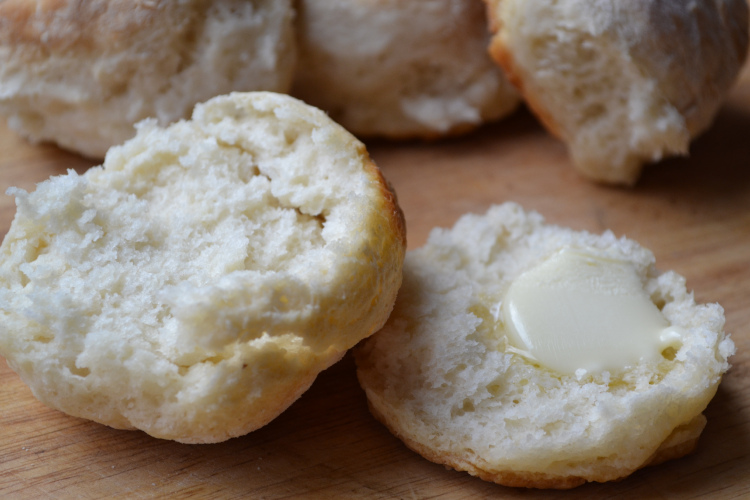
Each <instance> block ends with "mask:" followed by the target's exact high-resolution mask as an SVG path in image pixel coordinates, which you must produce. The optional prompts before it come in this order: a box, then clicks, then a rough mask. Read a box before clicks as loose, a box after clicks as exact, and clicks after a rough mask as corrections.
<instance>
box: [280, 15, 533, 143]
mask: <svg viewBox="0 0 750 500" xmlns="http://www.w3.org/2000/svg"><path fill="white" fill-rule="evenodd" d="M297 33H298V36H297V40H298V44H299V51H300V57H299V67H298V70H297V73H296V75H295V83H294V87H293V91H292V93H293V95H296V96H297V97H299V98H301V99H303V100H305V101H306V102H308V103H309V104H312V105H314V106H317V107H319V108H321V109H324V110H326V111H327V112H328V113H329V114H330V115H331V117H332V118H333V119H334V120H336V121H337V122H339V123H340V124H342V125H343V126H344V127H346V128H347V129H348V130H349V131H351V132H352V133H354V134H356V135H359V136H383V137H389V138H398V139H404V138H437V137H441V136H444V135H453V134H458V133H461V132H466V131H468V130H472V129H474V128H476V127H477V126H479V125H480V124H482V123H484V122H487V121H491V120H496V119H499V118H501V117H503V116H505V115H508V114H510V113H511V112H512V111H513V110H514V109H515V108H516V106H517V105H518V103H519V97H518V94H517V92H516V91H515V89H514V88H513V86H512V85H511V84H510V83H508V81H507V79H506V78H505V76H504V75H503V73H502V71H501V70H499V69H498V68H497V67H496V65H495V64H494V63H493V62H492V59H491V58H490V57H489V55H488V54H487V44H488V43H489V32H488V30H487V16H486V14H485V12H484V9H483V8H482V5H481V3H479V2H474V1H472V0H427V1H425V0H419V1H416V0H406V1H404V0H376V1H370V0H367V1H364V0H335V1H331V0H303V1H301V2H299V4H298V16H297Z"/></svg>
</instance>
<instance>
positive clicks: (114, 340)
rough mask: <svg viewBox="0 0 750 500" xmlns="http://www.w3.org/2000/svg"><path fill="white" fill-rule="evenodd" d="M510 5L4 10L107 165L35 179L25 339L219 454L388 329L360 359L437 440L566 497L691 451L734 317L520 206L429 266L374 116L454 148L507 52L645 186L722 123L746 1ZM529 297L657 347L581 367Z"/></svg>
mask: <svg viewBox="0 0 750 500" xmlns="http://www.w3.org/2000/svg"><path fill="white" fill-rule="evenodd" d="M487 4H488V12H489V16H490V21H491V22H490V24H491V26H492V29H493V30H494V31H495V35H494V38H492V40H491V41H490V33H489V32H488V31H487V29H486V24H487V20H486V18H485V13H484V10H483V6H482V4H481V3H480V2H478V1H474V2H472V1H469V0H430V1H424V2H402V1H401V2H400V1H396V0H378V1H375V2H371V1H367V2H365V1H363V0H352V1H348V2H346V1H340V0H339V1H333V0H332V1H323V0H303V1H301V2H298V4H297V5H296V6H293V5H292V3H291V2H288V1H282V2H279V1H276V2H272V1H268V0H255V1H242V0H220V1H214V2H209V1H202V0H189V1H185V2H167V1H158V0H157V1H153V2H125V1H121V0H115V1H110V2H105V1H103V0H89V1H86V2H69V1H51V0H49V1H48V0H41V1H37V2H31V1H29V0H6V1H5V2H2V3H0V61H2V65H0V112H2V113H3V114H4V115H6V116H7V117H8V121H9V124H10V126H11V127H13V128H14V129H16V130H18V131H19V132H21V133H22V134H24V135H25V136H27V137H29V138H30V139H32V140H35V141H54V142H56V143H58V144H60V145H61V146H63V147H66V148H69V149H72V150H74V151H78V152H80V153H83V154H85V155H89V156H92V157H102V156H105V154H106V157H105V160H104V164H103V165H102V166H101V167H96V168H93V169H91V170H89V171H88V172H87V173H86V174H84V175H80V176H79V175H77V174H75V173H74V172H70V173H69V174H68V175H65V176H60V177H56V178H53V179H50V180H49V181H47V182H44V183H42V184H40V185H39V186H38V188H37V190H36V191H35V192H33V193H26V192H25V191H22V190H18V189H12V190H11V194H14V195H15V196H16V203H17V206H18V211H17V214H16V218H15V220H14V221H13V224H12V226H11V229H10V231H9V232H8V234H7V235H6V237H5V239H4V241H3V244H2V247H0V312H2V316H3V321H2V323H1V324H0V353H1V354H2V355H3V356H4V357H6V359H7V360H8V362H9V364H10V365H11V367H12V368H13V369H14V370H15V371H17V372H18V373H19V374H20V375H21V377H22V378H23V379H24V380H25V381H26V382H27V383H28V384H29V386H30V387H31V388H32V391H33V392H34V394H35V395H36V396H37V397H38V398H39V399H40V400H42V401H44V402H45V403H47V404H49V405H51V406H53V407H55V408H58V409H61V410H62V411H65V412H67V413H69V414H71V415H75V416H80V417H84V418H89V419H92V420H95V421H97V422H101V423H103V424H106V425H110V426H113V427H117V428H124V429H132V428H135V429H141V430H144V431H146V432H148V433H149V434H151V435H153V436H156V437H160V438H166V439H174V440H177V441H181V442H187V443H206V442H218V441H222V440H225V439H228V438H231V437H234V436H239V435H242V434H245V433H247V432H250V431H252V430H254V429H257V428H258V427H260V426H262V425H265V424H266V423H268V422H269V421H270V420H272V419H273V418H274V417H276V416H277V415H278V414H279V413H281V412H282V411H284V409H285V408H287V407H288V406H289V405H290V404H291V403H292V402H293V401H294V400H295V399H296V398H298V397H299V396H300V395H301V394H302V393H303V392H304V391H305V390H306V389H307V388H308V387H309V386H310V384H311V383H312V382H313V380H314V379H315V377H316V375H317V374H318V373H319V372H321V371H322V370H324V369H325V368H327V367H328V366H330V365H331V364H333V363H335V362H336V361H337V360H338V359H340V358H341V357H342V356H343V355H344V353H345V352H347V350H348V349H350V348H352V347H354V346H355V345H356V344H357V343H359V342H360V341H363V340H364V339H367V338H368V337H371V338H369V339H368V340H365V341H364V342H362V344H361V346H360V347H358V349H357V351H356V360H357V365H358V377H359V379H360V382H361V385H362V386H363V388H364V389H365V391H366V393H367V396H368V400H369V402H370V406H371V409H372V411H373V413H374V414H375V416H376V417H377V418H378V419H380V420H381V421H383V422H384V423H385V425H387V426H388V427H389V428H390V429H391V430H392V431H393V433H394V434H396V435H397V436H398V437H400V438H401V439H403V440H404V442H406V444H407V445H408V446H410V447H411V448H413V449H414V450H416V451H417V452H419V453H421V454H422V455H424V456H425V457H427V458H428V459H430V460H434V461H436V462H439V463H443V464H445V465H448V466H450V467H454V468H457V469H460V470H466V471H468V472H470V473H471V474H474V475H478V476H480V477H482V478H484V479H488V480H492V481H496V482H498V483H501V484H506V485H513V486H530V487H553V488H566V487H571V486H575V485H578V484H581V483H583V482H586V481H609V480H613V479H618V478H621V477H624V476H626V475H628V474H630V473H631V472H633V471H634V470H637V469H638V468H640V467H643V466H645V465H648V464H652V463H657V462H659V461H662V460H665V459H669V458H675V457H678V456H682V455H684V454H685V453H687V452H689V451H690V450H691V449H692V448H693V446H694V445H695V442H696V440H697V438H698V436H699V435H700V432H701V431H702V428H703V426H704V424H705V418H704V417H703V416H702V411H703V409H704V408H705V406H706V405H707V404H708V401H709V400H710V399H711V397H712V396H713V394H714V393H715V391H716V388H717V386H718V384H719V382H720V380H721V377H722V375H723V373H724V372H725V371H726V370H727V369H728V361H727V360H728V357H729V356H730V355H731V354H732V353H733V350H734V347H733V344H732V342H731V340H729V338H728V337H727V336H726V335H725V333H724V332H723V313H722V311H721V308H720V307H719V306H718V305H709V306H704V305H697V304H695V302H694V301H693V298H692V295H691V294H689V293H688V292H687V290H686V289H685V285H684V280H683V279H682V278H681V277H679V276H677V275H675V274H674V273H664V274H660V273H658V272H657V271H656V270H655V267H654V262H653V256H652V255H651V254H650V252H648V251H647V250H645V249H643V248H641V247H640V246H638V245H637V244H636V243H635V242H632V241H628V240H624V239H619V240H618V239H616V238H614V236H613V235H612V234H610V233H605V234H604V235H600V236H595V235H590V234H587V233H576V232H573V231H571V230H568V229H565V228H559V227H555V226H549V225H546V224H544V223H543V221H542V219H541V217H540V216H538V215H537V214H533V213H526V212H524V211H523V210H522V209H521V208H520V207H518V206H517V205H514V204H505V205H502V206H497V207H493V208H492V209H490V211H489V212H488V213H487V214H486V215H485V216H481V217H480V216H466V217H465V218H463V219H461V221H459V222H458V223H457V225H456V226H455V227H454V228H453V229H452V230H436V231H435V232H433V234H432V236H431V237H430V241H429V242H428V244H427V245H426V246H425V247H424V248H422V249H419V250H416V251H414V252H412V253H410V254H409V255H408V256H407V257H406V261H405V263H404V253H405V247H406V239H405V227H404V219H403V214H402V213H401V211H400V208H399V207H398V204H397V201H396V197H395V194H394V192H393V191H392V189H391V188H390V186H389V185H388V183H387V182H386V181H385V179H384V178H383V177H382V175H381V173H380V171H379V170H378V169H377V167H376V166H375V165H374V164H373V163H372V161H371V160H370V159H369V157H368V155H367V152H366V150H365V147H364V145H363V144H362V143H361V142H359V141H358V140H357V139H355V138H354V137H353V136H352V135H351V133H350V132H353V133H355V134H358V135H363V136H373V135H375V136H387V137H396V138H407V137H421V138H436V137H441V136H446V135H450V134H456V133H461V132H465V131H467V130H470V129H471V128H474V127H476V126H478V125H480V124H481V123H484V122H486V121H490V120H495V119H499V118H501V117H502V116H505V115H507V114H508V113H510V112H511V111H512V110H513V109H514V108H515V106H516V105H517V103H518V101H519V97H518V94H517V93H516V90H514V89H513V88H512V87H511V86H510V84H509V83H508V81H507V80H506V78H505V76H504V73H503V70H501V69H500V67H499V66H497V65H496V64H495V63H493V61H492V59H491V57H490V55H489V54H488V53H487V52H486V48H487V46H488V45H489V46H490V52H491V54H492V56H493V57H494V58H495V59H496V60H497V62H499V63H500V64H501V65H502V67H503V68H504V70H505V71H506V72H507V74H508V75H509V77H510V80H511V81H512V82H513V83H514V84H515V86H516V87H517V89H518V90H519V91H520V95H522V96H523V98H524V99H526V101H527V103H528V104H529V106H530V108H531V109H532V110H533V111H534V112H535V113H537V114H538V115H539V116H540V118H541V120H542V121H543V122H544V123H545V125H547V126H548V128H550V130H551V131H552V132H553V133H555V134H556V135H558V136H560V137H561V138H562V139H563V140H565V141H566V142H567V143H568V145H569V148H570V151H571V156H572V158H573V162H574V163H575V165H576V167H577V168H578V169H579V170H580V171H581V172H582V173H583V174H585V175H586V176H588V177H590V178H593V179H596V180H600V181H604V182H611V183H624V184H632V183H633V182H634V181H635V180H636V179H637V177H638V175H639V171H640V168H641V166H642V164H643V162H645V161H651V160H656V159H659V158H660V157H662V156H664V155H668V154H677V153H685V152H686V151H687V146H688V143H689V141H690V139H691V138H692V137H694V136H695V135H696V134H698V133H699V132H700V131H702V130H704V129H705V128H706V127H707V126H708V125H709V124H710V122H711V120H712V118H713V116H714V114H715V113H716V110H717V109H718V106H719V105H720V103H721V100H722V98H723V96H724V94H725V93H726V92H727V89H728V88H729V86H730V85H731V83H732V81H733V79H734V77H735V76H736V74H737V71H738V68H739V67H740V65H741V64H742V61H743V60H744V57H745V51H746V48H747V5H746V4H745V2H744V0H716V1H708V0H705V1H700V2H692V3H690V6H689V7H688V6H687V5H682V4H680V3H679V2H678V3H675V2H667V1H661V0H638V1H632V2H617V1H614V0H610V1H606V2H603V1H594V0H565V1H557V2H552V1H550V0H524V1H522V2H521V1H514V0H498V1H492V0H487ZM728 13H732V15H730V14H728ZM84 28H85V29H84ZM694 54H697V57H694ZM236 90H242V91H253V92H235V93H230V92H231V91H236ZM269 91H273V92H269ZM276 92H293V93H294V94H295V95H297V96H300V97H302V98H304V99H305V100H306V101H307V102H308V103H310V104H313V105H316V106H319V107H321V108H323V109H324V110H325V111H327V112H328V113H329V114H330V117H329V116H327V115H326V114H325V113H324V112H323V111H320V110H318V109H316V108H314V107H312V106H310V105H308V104H305V103H303V102H301V101H299V100H297V99H295V98H292V97H289V96H285V95H282V94H279V93H276ZM220 94H226V95H220ZM216 95H220V96H219V97H213V96H216ZM209 98H210V99H209ZM207 99H209V100H207ZM206 100H207V101H206ZM203 101H206V102H203ZM201 102H203V103H202V104H197V105H196V106H195V108H194V110H193V112H192V117H191V119H189V120H186V119H185V118H186V117H187V114H188V113H189V112H190V110H191V109H193V106H194V105H195V104H196V103H201ZM334 120H335V121H338V122H339V123H340V124H341V125H339V124H337V123H335V122H334ZM342 125H343V127H342ZM346 129H348V130H349V131H347V130H346ZM571 255H573V257H570V256H571ZM581 262H583V264H581ZM566 266H567V267H566ZM581 266H588V268H597V269H600V274H595V273H594V274H592V275H591V276H590V279H588V280H581V279H579V278H577V277H576V276H577V275H578V274H581V273H579V272H578V270H579V269H583V267H581ZM402 268H403V287H402V286H401V285H402ZM588 268H587V269H588ZM550 269H551V270H550ZM586 272H589V271H586ZM592 272H593V271H592ZM597 272H599V271H597ZM545 273H547V274H545ZM550 273H551V274H550ZM555 273H558V274H555ZM583 274H586V273H583ZM540 275H541V276H542V277H541V278H540V277H539V276H540ZM530 276H531V277H530ZM587 276H588V275H587ZM518 283H524V285H519V284H518ZM527 283H532V285H528V284H527ZM602 283H605V284H608V285H606V286H605V285H602ZM523 286H526V287H528V286H531V289H532V292H533V293H531V294H528V296H530V297H532V299H528V298H522V299H519V300H521V302H523V301H526V302H528V301H529V300H531V304H532V306H533V307H532V309H533V308H534V307H536V308H537V309H536V312H537V313H539V314H538V315H539V316H544V315H546V314H553V313H551V312H549V310H560V309H559V307H558V305H557V304H554V303H551V302H549V301H548V302H547V303H543V304H542V305H538V304H537V303H536V302H534V301H535V300H536V299H534V297H537V296H539V295H541V293H538V292H539V290H540V289H545V290H547V288H549V290H552V291H551V292H550V293H552V294H553V295H552V296H554V293H558V292H555V290H559V289H563V290H565V291H572V292H573V293H572V295H574V296H576V297H584V299H585V300H584V302H583V304H584V306H585V305H586V304H587V302H586V300H590V301H592V302H591V303H592V304H593V301H598V300H600V299H601V300H604V301H605V302H606V303H614V304H615V306H616V307H617V306H618V305H620V302H618V301H622V304H631V303H637V304H640V305H638V306H637V307H639V308H641V309H638V310H639V311H647V312H646V313H644V314H646V315H650V316H651V317H653V318H656V319H654V320H653V321H654V322H655V324H656V325H657V326H658V328H657V329H656V330H654V331H656V332H657V333H655V334H654V335H656V337H654V335H651V334H649V335H651V337H654V338H651V337H649V336H648V335H646V336H645V337H643V336H642V337H639V338H644V339H646V340H644V342H646V343H648V342H651V343H653V344H654V346H656V347H653V349H651V351H653V352H651V351H644V352H646V354H644V355H643V356H640V357H638V356H636V357H635V358H633V359H628V358H623V359H617V360H616V361H615V362H614V364H613V365H611V366H610V365H607V366H605V367H598V366H599V365H598V364H597V362H598V360H597V359H593V360H591V359H588V360H582V361H580V362H581V365H580V366H578V367H577V369H574V370H573V371H571V372H567V371H566V370H565V369H564V368H560V367H559V366H558V365H556V364H555V362H554V360H553V361H549V360H548V359H547V358H544V356H543V354H540V353H539V352H538V350H537V347H538V346H537V345H536V344H535V343H534V341H533V340H534V335H537V334H539V335H550V333H549V332H541V333H538V332H536V331H535V330H534V329H535V328H536V329H537V330H538V329H539V327H534V328H531V329H530V331H529V332H527V331H526V330H525V329H524V328H525V327H524V328H522V327H521V326H518V325H520V324H521V323H518V321H519V319H518V316H519V314H520V313H518V311H517V310H515V309H512V308H510V309H508V308H509V307H510V306H508V305H507V304H508V303H510V302H513V303H514V304H515V300H516V296H515V295H513V293H514V292H512V291H513V290H517V289H518V288H519V287H523ZM545 287H546V288H545ZM566 287H568V288H566ZM399 289H400V292H399V298H398V300H396V294H397V292H398V291H399ZM545 293H546V292H545ZM521 297H525V296H524V295H521ZM602 297H605V299H602ZM597 303H598V302H597ZM394 304H395V309H394V312H393V314H391V310H392V309H393V308H394ZM503 304H505V305H503ZM526 305H528V304H526ZM631 306H632V304H631V305H628V306H627V307H631ZM566 307H567V306H566ZM570 307H572V306H570ZM623 307H625V305H623ZM632 307H635V306H632ZM644 308H645V309H644ZM593 309H595V308H594V306H591V305H590V306H589V310H588V311H586V309H585V308H584V312H583V315H584V316H586V315H588V313H591V316H595V315H596V314H594V311H593ZM562 310H563V316H565V314H567V313H568V312H570V311H572V309H565V308H563V309H562ZM566 311H567V312H566ZM389 315H390V319H389ZM521 317H523V315H522V314H521ZM386 321H387V323H386ZM555 321H557V320H555ZM555 321H551V322H552V323H554V322H555ZM585 323H586V322H585V321H579V322H578V323H577V325H578V326H577V327H580V328H579V329H581V330H585V328H583V327H582V326H581V325H584V324H585ZM384 324H385V327H384V328H383V329H382V331H381V332H380V333H378V334H377V335H373V333H375V332H376V331H378V330H379V329H380V328H381V327H383V325H384ZM535 324H536V323H535ZM514 325H515V326H514ZM605 326H606V325H605ZM516 327H517V328H518V331H519V332H521V333H520V334H519V335H516V334H514V333H513V331H515V330H514V328H516ZM597 328H599V329H600V330H601V325H599V326H598V327H597ZM541 329H542V330H544V328H541ZM665 332H666V333H665ZM516 333H518V332H516ZM584 333H586V335H590V336H593V338H597V335H598V334H599V333H601V332H599V331H597V330H596V328H594V329H593V333H592V332H584ZM639 333H642V332H639ZM555 334H556V331H553V332H552V338H553V340H552V341H549V342H547V341H545V342H547V343H548V344H550V343H551V344H556V343H560V344H571V345H574V344H575V342H586V341H587V339H586V338H584V340H583V341H579V340H574V337H575V336H576V335H577V334H578V332H574V333H573V334H572V335H570V337H566V338H562V339H559V338H556V337H555ZM514 335H515V336H514ZM657 337H658V338H657ZM662 337H663V339H662ZM519 338H521V339H522V340H523V342H521V341H519V340H518V339H519ZM542 338H544V337H542ZM634 338H635V336H634ZM524 339H525V340H524ZM664 339H666V340H664ZM662 341H664V342H669V343H668V344H664V345H662V344H660V343H659V342H662ZM519 342H520V343H519ZM524 342H526V343H525V344H524ZM541 344H544V342H541ZM574 347H575V345H574ZM556 349H558V348H555V349H552V351H553V354H552V356H553V358H554V357H555V356H557V357H558V358H559V357H561V356H560V355H556V354H555V350H556ZM562 349H563V348H559V349H558V350H562ZM558 354H559V353H558ZM618 363H619V365H618ZM576 366H577V365H576ZM584 366H586V368H584ZM592 367H593V368H592ZM574 368H576V367H574Z"/></svg>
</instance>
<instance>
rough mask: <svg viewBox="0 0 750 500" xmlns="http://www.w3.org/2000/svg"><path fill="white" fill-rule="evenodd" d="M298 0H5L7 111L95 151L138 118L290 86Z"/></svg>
mask: <svg viewBox="0 0 750 500" xmlns="http://www.w3.org/2000/svg"><path fill="white" fill-rule="evenodd" d="M292 17H293V10H292V7H291V2H290V0H250V1H248V0H216V1H209V0H185V1H179V2H176V1H167V0H152V1H145V0H82V1H78V0H75V1H74V0H5V1H2V2H0V114H2V115H4V116H5V117H6V118H7V119H8V124H9V125H10V127H11V128H12V129H14V130H16V131H17V132H19V133H20V134H22V135H23V136H25V137H27V138H28V139H31V140H32V141H51V142H55V143H57V144H58V145H60V146H62V147H64V148H66V149H70V150H72V151H76V152H79V153H82V154H84V155H86V156H89V157H92V158H103V157H104V154H105V153H106V151H107V149H108V148H109V147H110V146H112V145H115V144H120V143H122V142H123V141H125V140H126V139H129V138H131V137H132V136H133V135H135V129H134V128H133V124H135V123H136V122H138V121H140V120H143V119H145V118H149V117H155V118H156V119H157V120H158V121H159V123H160V124H161V125H166V124H167V123H169V122H172V121H174V120H177V119H180V118H187V117H188V116H189V115H190V112H191V110H192V109H193V106H194V105H195V104H196V103H198V102H202V101H205V100H207V99H209V98H211V97H213V96H216V95H221V94H226V93H228V92H231V91H235V90H241V91H249V90H271V91H277V92H286V91H287V90H288V89H289V87H290V85H291V78H292V72H293V69H294V63H295V54H296V51H295V45H294V33H293V27H292Z"/></svg>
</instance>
